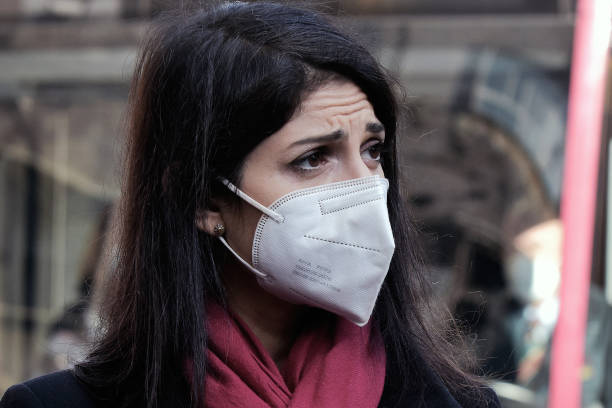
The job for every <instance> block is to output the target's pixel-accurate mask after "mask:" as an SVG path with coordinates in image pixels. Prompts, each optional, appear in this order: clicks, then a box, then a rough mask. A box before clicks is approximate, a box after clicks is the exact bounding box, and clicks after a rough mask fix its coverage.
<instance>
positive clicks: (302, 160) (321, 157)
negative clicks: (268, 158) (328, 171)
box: [291, 149, 327, 171]
mask: <svg viewBox="0 0 612 408" xmlns="http://www.w3.org/2000/svg"><path fill="white" fill-rule="evenodd" d="M326 162H327V159H326V155H325V151H324V149H317V150H314V151H310V152H308V153H306V154H304V155H302V156H300V157H298V158H297V159H295V160H294V161H292V162H291V166H293V167H295V168H296V169H298V170H300V171H310V170H316V169H318V168H319V167H321V166H322V165H323V164H325V163H326Z"/></svg>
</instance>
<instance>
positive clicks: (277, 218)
mask: <svg viewBox="0 0 612 408" xmlns="http://www.w3.org/2000/svg"><path fill="white" fill-rule="evenodd" d="M219 180H220V181H221V182H222V183H223V184H224V185H225V186H226V187H227V188H229V189H230V191H231V192H232V193H234V194H236V195H237V196H238V197H240V198H242V199H243V200H244V201H246V202H247V203H249V204H251V205H252V206H253V207H255V208H257V209H258V210H259V211H261V212H262V213H264V214H266V215H267V216H268V217H270V218H272V219H273V220H274V221H276V222H277V223H279V224H282V223H283V222H284V221H285V217H283V216H282V215H281V214H279V213H277V212H276V211H272V210H271V209H269V208H268V207H266V206H265V205H262V204H260V203H259V202H257V201H256V200H253V199H252V198H251V197H250V196H249V195H248V194H246V193H245V192H244V191H242V190H240V189H239V188H238V187H236V186H235V185H233V184H232V183H231V182H230V181H229V180H228V179H226V178H220V179H219Z"/></svg>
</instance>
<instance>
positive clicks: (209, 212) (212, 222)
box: [195, 206, 225, 237]
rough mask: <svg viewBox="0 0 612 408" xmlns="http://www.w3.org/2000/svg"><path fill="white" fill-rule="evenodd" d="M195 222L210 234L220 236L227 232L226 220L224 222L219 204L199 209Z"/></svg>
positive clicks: (199, 227) (200, 228)
mask: <svg viewBox="0 0 612 408" xmlns="http://www.w3.org/2000/svg"><path fill="white" fill-rule="evenodd" d="M195 223H196V227H197V228H198V229H199V230H201V231H204V232H206V233H207V234H209V235H213V236H216V237H218V236H220V235H223V233H224V232H225V222H223V216H222V215H221V211H219V207H217V206H213V207H211V208H206V209H202V210H198V211H197V212H196V219H195Z"/></svg>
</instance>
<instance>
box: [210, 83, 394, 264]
mask: <svg viewBox="0 0 612 408" xmlns="http://www.w3.org/2000/svg"><path fill="white" fill-rule="evenodd" d="M384 139H385V132H384V128H383V126H382V124H381V123H380V121H379V120H378V119H377V118H376V116H375V115H374V110H373V108H372V105H371V104H370V102H369V101H368V99H367V97H366V95H365V94H364V93H363V92H362V91H361V89H359V88H358V87H357V86H356V85H355V84H353V83H352V82H349V81H346V80H344V81H342V80H333V81H330V82H327V83H325V84H323V85H322V86H321V87H320V88H318V89H317V90H316V91H314V92H312V93H311V94H310V95H309V96H308V97H307V98H306V99H305V100H304V101H303V103H302V105H301V106H300V108H299V110H298V111H297V112H296V113H295V114H294V116H293V118H292V119H291V120H289V122H287V123H286V124H285V125H284V126H283V127H282V128H281V129H280V130H279V131H278V132H276V133H274V134H273V135H271V136H270V137H268V138H266V139H265V140H263V141H262V142H261V143H260V144H259V145H257V147H256V148H255V149H254V150H253V151H252V152H251V153H249V155H248V156H247V157H246V160H245V162H244V166H243V168H242V172H241V174H242V178H241V183H240V185H239V186H238V187H239V188H240V189H241V190H242V191H244V192H245V193H246V194H248V195H249V196H251V197H252V198H253V199H255V200H257V201H258V202H260V203H261V204H263V205H265V206H270V205H271V204H272V203H273V202H274V201H276V200H277V199H278V198H280V197H281V196H283V195H285V194H287V193H290V192H292V191H295V190H298V189H302V188H306V187H313V186H318V185H321V184H327V183H332V182H337V181H343V180H350V179H354V178H360V177H366V176H371V175H380V176H384V173H383V170H382V167H381V163H380V158H381V150H382V148H383V142H384ZM220 213H221V217H222V219H223V223H224V224H225V227H226V234H225V237H226V239H227V241H228V243H229V244H230V245H231V246H232V248H234V250H236V251H237V252H238V254H239V255H240V256H241V257H242V258H243V259H247V260H250V259H251V247H252V243H253V235H254V233H255V229H256V227H257V223H258V221H259V219H260V217H261V215H262V214H261V212H260V211H259V210H257V209H255V208H253V207H252V206H250V205H249V204H247V203H245V202H242V201H241V202H240V205H239V206H237V207H236V206H229V205H228V206H222V207H221V208H220Z"/></svg>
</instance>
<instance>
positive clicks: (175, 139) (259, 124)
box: [75, 2, 479, 407]
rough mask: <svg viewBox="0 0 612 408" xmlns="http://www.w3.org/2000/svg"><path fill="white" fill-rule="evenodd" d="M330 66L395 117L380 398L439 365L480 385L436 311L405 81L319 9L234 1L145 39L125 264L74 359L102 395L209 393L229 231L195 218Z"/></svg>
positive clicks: (141, 401)
mask: <svg viewBox="0 0 612 408" xmlns="http://www.w3.org/2000/svg"><path fill="white" fill-rule="evenodd" d="M334 75H335V76H342V77H344V78H347V79H349V80H350V81H352V82H354V83H355V84H356V85H357V86H359V87H360V88H361V90H362V91H363V92H364V93H365V94H366V95H367V97H368V99H369V101H370V103H371V104H372V106H373V108H374V112H375V114H376V116H377V118H378V119H379V120H380V121H381V122H382V123H383V125H384V127H385V132H386V142H385V143H386V144H387V149H386V150H385V153H383V154H384V156H383V160H382V162H383V169H384V172H385V176H386V177H387V178H388V179H389V181H390V189H389V193H388V203H389V215H390V219H391V223H392V226H393V234H394V237H395V242H396V251H395V254H394V256H393V260H392V262H391V266H390V270H389V273H388V276H387V278H386V280H385V282H384V284H383V287H382V290H381V293H380V296H379V298H378V301H377V305H376V307H375V311H374V315H373V321H374V323H375V324H376V325H377V326H378V328H379V329H380V331H381V333H382V336H383V339H384V344H385V348H386V353H387V360H388V367H387V375H386V383H385V390H384V396H383V398H384V399H385V401H388V402H389V405H393V404H395V403H400V401H402V398H404V397H405V396H407V395H409V396H411V397H410V398H411V399H413V398H416V400H418V396H419V395H420V394H422V393H423V392H424V390H425V388H426V387H427V385H428V384H426V383H425V380H424V378H427V377H428V375H429V377H431V375H430V374H431V372H434V373H436V374H435V375H436V378H439V379H441V381H442V382H443V383H444V384H446V386H447V388H448V389H449V390H450V392H451V393H452V394H453V395H454V396H455V397H456V398H457V399H458V400H460V401H461V400H462V399H463V398H465V397H466V396H470V399H471V400H472V401H473V400H474V398H473V397H474V396H475V395H476V396H477V395H478V389H479V388H478V387H479V383H478V382H477V380H475V379H473V378H471V377H470V376H469V375H468V374H465V373H464V372H463V371H462V370H461V368H460V367H459V364H458V362H457V359H456V354H455V352H454V351H453V350H452V349H451V345H450V343H449V342H448V339H446V336H445V335H444V332H442V331H441V330H440V329H438V328H437V327H436V326H435V322H436V318H432V310H433V308H432V307H431V304H430V303H431V302H430V300H429V291H428V285H427V282H426V279H425V278H424V275H423V272H422V268H421V267H420V262H419V255H418V248H417V247H418V245H417V244H416V243H417V241H418V237H417V236H416V233H415V231H414V228H413V227H412V225H411V223H410V219H409V217H408V216H407V212H406V209H405V208H404V204H403V200H402V198H401V197H400V183H399V170H398V162H397V149H396V136H397V127H398V104H397V99H396V96H395V91H394V86H393V84H394V82H393V81H392V80H391V79H390V77H389V75H387V73H386V72H385V70H384V69H383V68H382V67H381V66H380V65H379V64H378V63H377V61H376V60H375V59H374V58H373V57H372V55H371V54H370V53H369V52H368V51H367V50H366V49H365V48H364V47H363V46H361V45H360V44H359V43H358V42H357V41H355V40H353V39H352V38H351V37H350V36H348V35H346V34H345V33H343V32H342V31H341V30H339V29H338V28H337V27H336V26H335V25H334V24H333V23H332V22H331V21H330V19H329V18H327V17H325V16H323V15H321V14H318V13H316V12H313V11H310V10H307V9H304V8H300V7H294V6H287V5H282V4H277V3H268V2H257V3H243V2H232V3H227V4H224V5H221V6H217V7H216V8H213V9H210V10H201V9H189V10H182V11H179V12H174V13H166V14H163V15H161V16H160V17H158V18H157V19H156V21H155V24H154V25H153V28H152V29H151V31H150V32H149V34H148V36H147V37H146V40H145V42H144V43H143V44H142V46H141V54H140V55H139V59H138V61H137V65H136V68H135V73H134V77H133V82H132V87H131V92H130V98H129V116H128V118H129V121H128V125H129V126H128V129H127V130H128V131H127V134H128V151H127V152H128V153H127V160H126V174H125V185H124V189H123V197H122V206H121V226H120V227H121V235H120V242H119V259H118V266H117V269H116V270H115V271H114V273H113V274H112V276H111V277H110V283H109V285H108V288H107V294H106V297H105V299H106V303H105V304H104V305H103V306H102V310H101V322H102V323H101V336H100V339H99V341H98V342H97V343H96V344H95V346H94V347H93V349H92V351H91V353H90V354H89V356H88V357H87V359H86V360H85V361H83V362H82V363H80V364H78V365H77V366H76V367H75V373H76V375H77V377H78V378H79V379H80V380H81V381H83V382H84V383H86V384H87V385H88V386H89V387H91V388H92V389H93V390H94V392H95V393H96V395H98V396H99V397H100V398H103V399H109V400H113V401H114V402H115V403H114V405H116V406H134V405H136V406H146V407H166V406H173V407H181V406H184V407H196V406H198V404H200V403H202V395H203V384H204V381H205V377H206V341H207V333H206V327H205V321H206V309H205V303H206V301H207V299H211V298H213V299H217V300H219V301H222V300H223V286H222V284H221V280H220V275H219V274H220V271H219V268H218V266H217V265H218V264H219V260H218V259H217V257H216V255H215V254H216V251H217V250H218V248H217V245H218V244H217V241H216V240H215V239H214V238H213V237H211V236H209V235H206V234H203V233H201V232H200V231H199V230H198V229H197V227H196V224H195V222H194V220H195V219H196V215H197V214H198V212H199V211H202V210H203V209H205V208H207V206H208V205H209V203H210V202H211V198H212V197H213V196H214V195H215V194H217V193H219V190H220V187H219V186H218V182H217V181H216V180H217V178H218V177H219V176H223V177H225V178H228V179H229V180H230V181H232V182H234V184H239V178H240V169H241V164H242V162H243V161H244V159H245V156H246V155H247V154H248V153H249V152H250V151H252V150H253V148H254V147H255V146H256V145H257V144H258V143H260V142H261V141H262V140H263V139H265V138H266V137H268V136H270V135H271V134H272V133H274V132H276V131H278V130H279V129H280V128H281V127H282V126H283V125H284V124H285V123H286V122H287V121H288V120H289V119H290V118H291V116H292V115H293V114H294V112H295V111H296V109H298V107H299V105H300V103H301V101H302V100H303V99H304V97H305V95H307V94H308V92H311V91H313V90H314V89H316V88H317V86H318V85H320V84H321V83H322V82H324V81H325V80H326V78H329V77H330V76H334ZM216 261H217V262H216ZM186 358H190V359H191V360H192V361H193V376H192V378H190V379H186V376H185V375H184V366H183V364H184V361H185V359H186ZM428 373H429V374H428ZM192 384H193V385H192ZM415 396H416V397H415Z"/></svg>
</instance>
